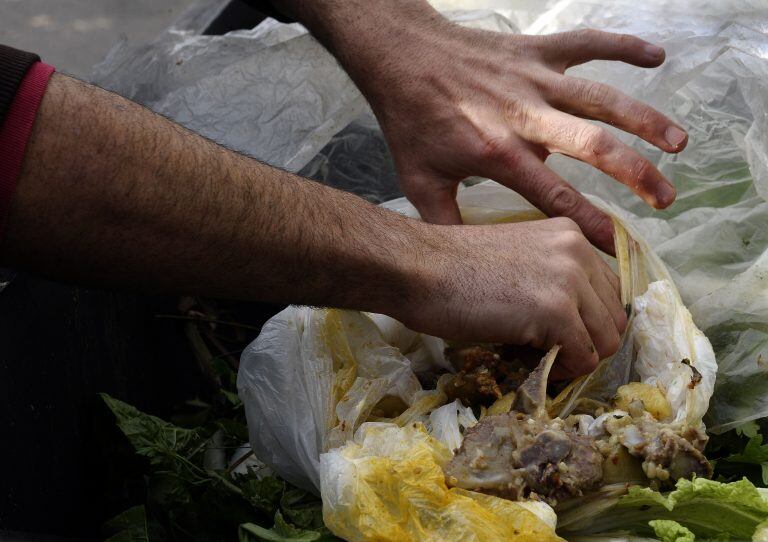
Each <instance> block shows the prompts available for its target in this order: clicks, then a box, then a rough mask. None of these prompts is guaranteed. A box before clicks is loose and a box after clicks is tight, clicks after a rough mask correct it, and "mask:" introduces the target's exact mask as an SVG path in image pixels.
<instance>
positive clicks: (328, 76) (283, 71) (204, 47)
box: [94, 0, 768, 431]
mask: <svg viewBox="0 0 768 542" xmlns="http://www.w3.org/2000/svg"><path fill="white" fill-rule="evenodd" d="M434 4H435V5H436V7H438V8H439V9H443V10H447V14H448V16H449V17H451V18H452V19H454V20H457V21H459V22H461V23H462V24H467V25H473V26H478V27H483V28H488V29H493V30H498V31H501V32H524V33H532V34H537V33H538V34H540V33H550V32H558V31H565V30H571V29H575V28H583V27H593V28H600V29H603V30H609V31H615V32H628V33H633V34H636V35H639V36H641V37H644V38H647V39H650V40H653V41H655V42H657V43H660V44H661V45H663V46H664V47H665V48H666V50H667V62H666V63H665V64H664V66H662V67H661V68H659V69H654V70H644V69H639V68H635V67H631V66H627V65H623V64H620V63H610V62H592V63H589V64H586V65H583V66H580V67H578V68H575V69H573V70H572V72H569V73H573V74H574V75H579V76H581V77H587V78H590V79H594V80H599V81H603V82H606V83H609V84H612V85H614V86H615V87H618V88H620V89H621V90H623V91H624V92H626V93H627V94H629V95H631V96H634V97H636V98H638V99H641V100H643V101H645V102H648V103H650V104H651V105H653V106H655V107H657V108H658V109H660V110H662V111H664V112H665V113H666V114H668V115H669V116H671V117H672V118H673V119H675V120H677V121H678V122H680V123H681V124H682V125H683V126H685V127H686V129H687V130H688V131H689V133H690V142H689V144H688V148H687V149H686V150H685V151H684V152H683V153H681V154H680V155H675V156H673V155H664V154H663V153H661V152H660V151H658V150H656V149H653V148H651V147H650V146H649V145H647V144H646V143H644V142H642V141H640V140H638V139H637V138H635V137H633V136H629V135H627V134H621V138H622V139H623V140H624V141H626V142H627V143H629V144H631V145H632V146H634V147H636V148H639V149H641V150H642V152H644V153H645V154H646V155H647V156H648V157H649V158H650V159H651V160H652V161H653V162H654V163H656V164H657V165H658V166H659V168H660V169H661V171H662V172H663V173H664V174H666V175H667V176H668V177H669V178H670V179H672V180H673V182H674V183H675V185H676V186H677V187H678V194H679V195H678V200H677V202H676V203H675V205H673V206H672V207H671V208H669V209H667V210H665V211H661V212H659V211H654V210H652V209H649V208H647V207H646V206H644V204H643V203H642V202H640V201H639V200H638V199H637V198H635V197H634V196H632V195H631V194H630V192H629V191H628V190H627V189H626V188H625V187H623V186H620V185H618V184H617V183H615V182H613V181H612V180H611V179H609V178H608V177H606V176H605V175H603V174H602V173H600V172H597V171H596V170H594V169H592V168H590V167H588V166H586V165H584V164H581V163H578V162H576V161H574V160H570V159H567V158H564V157H560V156H555V157H551V158H550V159H549V160H548V163H549V165H550V166H551V167H552V168H554V169H555V170H556V171H557V172H558V173H560V174H561V175H562V176H563V177H565V178H566V179H568V180H569V181H570V182H572V183H573V184H574V185H575V186H577V187H578V188H579V189H580V190H582V191H584V192H586V193H588V194H593V195H597V196H599V197H601V198H602V199H604V200H605V201H607V202H609V203H611V204H614V205H617V206H620V207H621V208H622V209H623V218H624V219H625V220H626V221H628V222H629V223H630V224H632V225H633V227H634V228H636V229H637V230H638V231H639V232H641V233H642V235H643V236H644V238H645V239H647V240H648V241H649V242H650V244H651V246H653V247H654V248H655V250H656V251H657V253H658V255H659V256H660V257H661V258H662V259H663V261H664V263H665V264H666V265H667V267H668V268H669V269H670V272H671V273H672V276H673V278H674V279H675V281H676V283H677V285H678V287H679V289H680V292H681V294H682V296H683V299H684V301H685V302H686V304H687V305H688V306H689V307H690V309H691V312H692V313H693V316H694V318H695V320H696V322H697V324H698V325H699V327H701V328H702V329H703V330H704V331H705V333H706V334H707V335H708V337H709V338H710V339H711V341H712V342H713V344H714V347H715V351H716V353H717V357H718V362H719V373H718V382H717V389H716V392H715V396H714V399H713V401H712V404H711V408H710V412H709V415H708V420H707V421H708V425H709V426H710V428H711V429H713V430H715V431H720V430H725V429H728V428H730V427H733V426H735V425H738V424H739V423H742V422H744V421H746V420H749V419H753V418H757V417H762V416H767V415H768V393H765V390H766V389H768V288H767V287H766V286H768V252H767V251H766V248H768V202H767V201H766V199H767V198H768V98H767V97H768V8H767V7H766V4H765V0H740V1H729V0H711V1H703V0H687V1H685V0H683V1H679V2H675V3H670V2H665V1H662V0H647V1H645V2H637V1H636V0H631V1H630V0H612V1H611V2H606V1H603V0H600V1H597V0H595V1H586V0H560V1H534V0H521V1H511V0H507V1H502V0H486V1H481V0H475V1H472V0H467V1H461V0H441V1H435V2H434ZM199 30H200V29H195V28H189V27H184V28H182V27H179V26H177V27H173V28H171V29H169V30H168V31H167V32H165V33H164V34H163V35H162V36H160V37H159V38H158V39H157V40H156V41H155V42H154V43H153V44H150V45H149V46H144V47H141V48H139V49H136V48H131V47H129V46H128V45H123V46H121V47H120V48H118V49H117V50H115V51H113V53H112V54H111V55H110V56H109V58H108V59H107V60H106V61H105V62H104V63H103V64H102V65H100V66H99V67H98V68H97V69H96V71H95V73H94V78H95V80H96V82H98V83H100V84H102V85H104V86H106V87H108V88H111V89H114V90H117V91H119V92H121V93H123V94H124V95H126V96H128V97H130V98H133V99H136V100H138V101H141V102H143V103H145V104H147V105H148V106H150V107H152V108H153V109H155V110H157V111H159V112H160V113H163V114H164V115H167V116H169V117H171V118H173V119H175V120H177V121H179V122H181V123H182V124H184V125H186V126H188V127H190V128H191V129H193V130H196V131H198V132H200V133H202V134H204V135H206V136H208V137H210V138H212V139H214V140H216V141H219V142H221V143H223V144H226V145H228V146H229V147H231V148H234V149H237V150H240V151H243V152H246V153H248V154H250V155H252V156H254V157H256V158H259V159H261V160H264V161H266V162H268V163H271V164H274V165H276V166H279V167H283V168H287V169H289V170H292V171H298V172H301V173H303V174H305V175H308V176H311V177H313V178H315V179H318V180H320V181H322V182H324V183H327V184H329V185H331V186H336V187H339V188H342V189H344V190H349V191H351V192H354V193H357V194H359V195H361V196H363V197H365V198H367V199H369V200H371V201H373V202H381V201H386V200H388V199H391V198H393V197H396V196H398V195H399V194H400V191H399V189H398V187H397V176H396V173H395V171H394V166H393V163H392V159H391V157H390V155H389V154H388V152H387V148H386V145H385V142H384V139H383V137H382V135H381V132H380V130H379V129H378V126H377V123H376V121H375V119H374V118H373V116H372V114H371V112H370V110H369V109H368V107H367V106H366V104H365V101H364V99H363V98H362V96H361V95H360V93H359V92H358V91H357V90H356V89H355V87H354V85H353V84H352V83H351V81H350V80H349V78H348V77H347V76H346V75H345V74H344V72H343V71H342V69H341V68H340V67H339V66H338V64H337V63H336V62H335V61H334V59H333V58H332V57H331V56H330V55H329V54H328V53H327V52H326V51H325V50H324V49H323V48H322V47H321V46H320V45H319V44H318V43H317V42H316V41H315V40H314V39H313V38H312V37H311V36H309V35H308V34H307V33H306V31H305V30H304V29H302V28H301V27H300V26H298V25H284V24H279V23H277V22H275V21H267V22H265V23H263V24H261V25H259V26H258V27H257V28H255V29H253V30H249V31H238V32H232V33H230V34H227V35H225V36H201V35H199V33H200V32H199Z"/></svg>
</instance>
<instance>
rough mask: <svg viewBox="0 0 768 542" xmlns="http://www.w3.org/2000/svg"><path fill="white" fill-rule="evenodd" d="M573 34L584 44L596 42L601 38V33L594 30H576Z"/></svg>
mask: <svg viewBox="0 0 768 542" xmlns="http://www.w3.org/2000/svg"><path fill="white" fill-rule="evenodd" d="M573 34H574V37H575V38H577V39H578V41H582V42H590V41H594V40H596V39H597V38H599V37H600V31H599V30H595V29H594V28H582V29H580V30H575V31H574V32H573Z"/></svg>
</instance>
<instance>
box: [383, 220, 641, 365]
mask: <svg viewBox="0 0 768 542" xmlns="http://www.w3.org/2000/svg"><path fill="white" fill-rule="evenodd" d="M428 232H431V233H430V239H431V243H430V244H431V245H432V246H434V247H435V248H436V249H437V250H434V251H433V253H429V252H427V253H426V257H425V258H424V263H425V266H424V270H423V271H422V273H420V274H419V276H420V279H419V280H418V281H415V282H414V286H416V289H415V290H414V291H413V292H412V294H411V295H409V296H408V297H406V299H407V301H406V302H405V303H404V304H403V305H402V307H400V308H398V309H396V310H397V312H396V317H397V318H398V319H400V320H401V321H403V322H404V323H405V324H406V325H408V326H409V327H412V328H413V329H418V330H421V331H424V332H427V333H431V334H435V335H438V336H441V337H447V338H452V339H458V340H470V341H485V342H508V343H511V344H525V345H531V346H534V347H536V348H539V349H544V350H546V349H549V348H550V347H552V346H553V345H555V344H560V345H562V346H563V349H562V354H561V355H560V356H559V358H558V361H559V363H558V366H557V367H556V369H555V371H554V373H553V376H554V377H556V378H566V377H569V378H572V377H575V376H578V375H580V374H584V373H587V372H590V371H591V370H592V369H594V367H595V366H596V365H597V362H598V361H599V360H600V359H602V358H605V357H607V356H609V355H611V354H613V353H614V352H615V351H616V350H617V349H618V347H619V344H620V340H621V334H622V333H623V331H624V329H625V327H626V324H627V318H626V314H625V312H624V310H623V308H622V306H621V303H620V301H619V281H618V278H617V277H616V275H615V274H614V273H613V272H612V271H611V270H610V268H609V267H608V266H607V265H606V263H605V262H604V261H603V260H602V259H601V258H600V257H599V256H598V255H597V253H596V252H595V250H594V249H593V248H592V246H591V245H590V244H589V242H588V241H587V239H586V238H585V237H584V236H583V235H582V233H581V231H580V230H579V227H578V226H577V225H576V223H575V222H573V221H572V220H570V219H568V218H553V219H548V220H537V221H532V222H524V223H519V224H509V225H506V224H505V225H493V226H461V227H456V226H452V227H436V226H433V227H432V229H429V230H428ZM417 246H418V245H417Z"/></svg>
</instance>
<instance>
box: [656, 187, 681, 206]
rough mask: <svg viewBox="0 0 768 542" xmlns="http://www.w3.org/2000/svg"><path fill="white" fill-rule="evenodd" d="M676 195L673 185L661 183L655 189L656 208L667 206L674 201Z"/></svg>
mask: <svg viewBox="0 0 768 542" xmlns="http://www.w3.org/2000/svg"><path fill="white" fill-rule="evenodd" d="M676 195H677V191H676V190H675V187H674V186H672V185H671V184H669V183H661V184H660V185H659V187H658V188H657V189H656V207H657V208H658V209H664V208H665V207H669V206H670V205H672V202H673V201H675V196H676Z"/></svg>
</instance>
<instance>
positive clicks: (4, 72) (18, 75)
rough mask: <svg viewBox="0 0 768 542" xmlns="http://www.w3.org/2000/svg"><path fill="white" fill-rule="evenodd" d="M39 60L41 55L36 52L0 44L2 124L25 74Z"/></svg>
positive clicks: (0, 118) (0, 117)
mask: <svg viewBox="0 0 768 542" xmlns="http://www.w3.org/2000/svg"><path fill="white" fill-rule="evenodd" d="M38 60H40V57H39V56H37V55H36V54H33V53H27V52H24V51H19V50H18V49H13V48H12V47H7V46H5V45H0V126H2V124H3V122H4V121H5V117H6V115H7V114H8V108H9V107H10V106H11V102H13V98H14V96H16V91H17V90H18V89H19V85H21V82H22V80H23V79H24V76H25V75H26V74H27V71H29V68H30V67H31V66H32V64H34V63H35V62H37V61H38Z"/></svg>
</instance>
